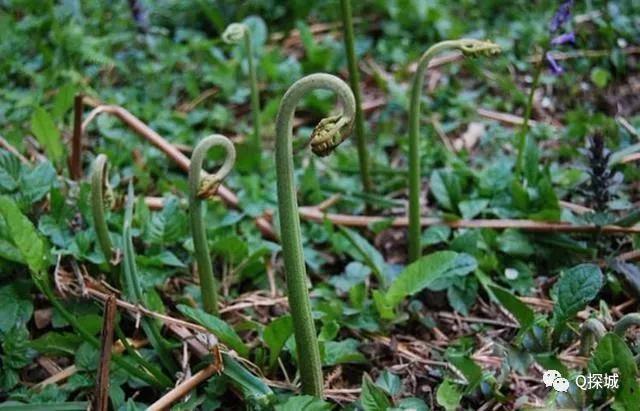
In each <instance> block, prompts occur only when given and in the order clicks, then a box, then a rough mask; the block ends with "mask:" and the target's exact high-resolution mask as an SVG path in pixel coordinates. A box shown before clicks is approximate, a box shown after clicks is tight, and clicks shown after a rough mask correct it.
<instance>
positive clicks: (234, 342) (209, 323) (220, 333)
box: [178, 304, 249, 357]
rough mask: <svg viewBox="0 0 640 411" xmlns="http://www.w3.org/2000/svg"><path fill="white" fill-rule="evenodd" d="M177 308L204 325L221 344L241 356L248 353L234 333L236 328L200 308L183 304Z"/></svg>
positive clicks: (245, 355) (247, 349)
mask: <svg viewBox="0 0 640 411" xmlns="http://www.w3.org/2000/svg"><path fill="white" fill-rule="evenodd" d="M178 310H180V312H181V313H182V314H184V315H186V316H187V317H189V318H190V319H191V320H193V321H195V322H197V323H198V324H200V325H202V326H203V327H205V328H206V329H207V330H209V331H210V332H211V333H212V334H213V335H215V336H216V337H218V339H219V340H220V341H221V342H222V343H223V344H225V345H226V346H228V347H229V348H231V349H233V350H235V351H236V352H237V353H238V354H239V355H240V356H241V357H247V356H248V355H249V347H247V346H246V345H245V344H244V342H243V341H242V339H241V338H240V336H239V335H238V333H236V330H234V329H233V328H232V327H231V326H230V325H229V324H227V323H226V322H224V321H222V320H221V319H219V318H218V317H216V316H215V315H211V314H207V313H206V312H204V311H202V310H200V309H197V308H193V307H189V306H188V305H183V304H180V305H178Z"/></svg>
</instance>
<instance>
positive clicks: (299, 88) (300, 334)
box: [276, 73, 355, 397]
mask: <svg viewBox="0 0 640 411" xmlns="http://www.w3.org/2000/svg"><path fill="white" fill-rule="evenodd" d="M316 89H329V90H331V91H333V92H335V93H336V94H337V95H338V99H339V100H340V101H341V102H342V105H343V107H344V112H343V113H342V114H340V115H337V116H332V117H328V118H325V119H323V120H322V121H320V123H318V125H317V126H316V128H315V129H314V130H313V133H312V134H311V138H310V145H311V150H312V151H313V153H314V154H317V155H319V156H326V155H329V154H330V153H331V152H332V151H333V150H334V149H335V148H336V147H337V146H338V145H339V144H340V143H342V141H344V140H345V138H346V137H347V136H348V134H349V133H350V132H351V128H352V127H353V121H354V118H355V98H354V96H353V92H352V91H351V89H350V88H349V86H348V85H347V84H346V83H345V82H343V81H342V80H340V79H339V78H338V77H335V76H332V75H329V74H321V73H319V74H312V75H309V76H306V77H303V78H302V79H300V80H298V81H296V82H295V83H294V84H293V85H292V86H291V87H289V89H288V90H287V92H286V93H285V95H284V97H283V98H282V101H281V102H280V108H279V110H278V115H277V118H276V174H277V186H278V210H279V216H280V238H281V241H282V254H283V257H284V268H285V271H286V278H287V290H288V291H287V292H288V299H289V307H290V308H291V317H292V319H293V328H294V337H295V340H296V348H297V353H298V366H299V368H300V378H301V381H302V391H303V393H305V394H308V395H313V396H316V397H322V393H323V380H322V364H321V360H320V350H319V347H318V341H317V336H316V328H315V325H314V323H313V317H312V315H311V302H310V300H309V291H308V289H307V273H306V268H305V263H304V257H303V251H302V239H301V234H300V217H299V215H298V201H297V199H296V190H295V187H294V179H293V147H292V128H293V116H294V113H295V109H296V105H297V104H298V102H299V101H300V100H301V99H302V98H303V97H304V96H305V95H306V94H307V93H309V92H311V91H313V90H316Z"/></svg>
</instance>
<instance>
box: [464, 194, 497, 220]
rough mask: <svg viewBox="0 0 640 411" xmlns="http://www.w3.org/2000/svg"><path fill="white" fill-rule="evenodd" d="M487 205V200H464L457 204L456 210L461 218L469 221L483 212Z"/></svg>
mask: <svg viewBox="0 0 640 411" xmlns="http://www.w3.org/2000/svg"><path fill="white" fill-rule="evenodd" d="M488 205H489V200H484V199H479V200H465V201H460V204H458V208H459V209H460V214H461V215H462V218H466V219H471V218H474V217H475V216H477V215H478V214H480V213H481V212H483V211H484V209H485V208H487V206H488Z"/></svg>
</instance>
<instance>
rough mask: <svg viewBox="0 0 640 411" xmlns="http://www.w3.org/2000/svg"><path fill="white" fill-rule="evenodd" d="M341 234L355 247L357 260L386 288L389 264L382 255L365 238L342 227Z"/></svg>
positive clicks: (354, 251)
mask: <svg viewBox="0 0 640 411" xmlns="http://www.w3.org/2000/svg"><path fill="white" fill-rule="evenodd" d="M340 232H341V233H342V234H343V235H344V236H345V237H346V238H347V240H349V242H350V243H351V244H352V245H353V247H354V250H353V252H352V254H354V256H355V257H356V258H358V257H359V258H360V259H361V260H362V262H363V263H364V264H366V265H367V266H368V267H369V268H371V270H372V271H373V272H374V274H375V275H376V278H377V279H378V281H379V282H380V283H381V286H382V287H383V288H384V286H385V284H386V277H385V273H386V271H387V263H386V262H385V261H384V258H383V257H382V254H380V251H378V250H377V249H376V248H375V247H374V246H372V245H371V244H370V243H369V242H368V241H367V240H366V239H365V238H364V237H362V236H361V235H360V234H358V233H356V232H355V231H353V230H350V229H348V228H345V227H340Z"/></svg>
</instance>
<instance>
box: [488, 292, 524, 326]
mask: <svg viewBox="0 0 640 411" xmlns="http://www.w3.org/2000/svg"><path fill="white" fill-rule="evenodd" d="M489 288H490V289H491V291H492V292H493V295H494V296H495V297H496V298H497V299H498V301H499V302H500V304H502V305H503V306H504V308H506V309H507V310H509V312H510V313H511V314H512V315H513V316H514V317H515V318H516V320H518V323H520V331H519V332H518V334H519V335H523V334H524V333H525V332H526V331H527V330H528V329H529V328H530V327H531V326H532V325H533V321H534V318H535V314H534V312H533V310H532V309H531V308H529V306H527V305H526V304H525V303H523V302H522V301H520V299H519V298H518V297H516V296H515V295H513V294H511V293H510V292H509V291H507V290H505V289H504V288H502V287H497V286H492V285H490V286H489Z"/></svg>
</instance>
